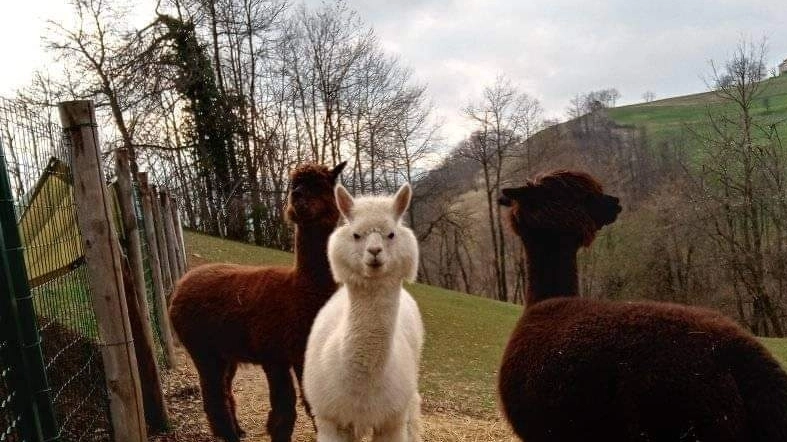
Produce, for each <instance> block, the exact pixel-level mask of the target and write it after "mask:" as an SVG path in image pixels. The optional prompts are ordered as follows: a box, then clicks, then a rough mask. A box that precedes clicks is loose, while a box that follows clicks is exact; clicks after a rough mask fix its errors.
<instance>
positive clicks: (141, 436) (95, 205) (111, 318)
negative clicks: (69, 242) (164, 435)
mask: <svg viewBox="0 0 787 442" xmlns="http://www.w3.org/2000/svg"><path fill="white" fill-rule="evenodd" d="M58 110H59V113H60V121H61V123H62V125H63V127H64V128H65V129H66V130H67V131H68V133H69V136H70V139H71V154H72V164H73V166H72V167H73V174H74V198H75V201H76V205H77V222H78V224H79V229H80V231H81V233H82V242H83V244H84V247H85V260H86V262H87V267H88V271H89V273H90V278H89V279H90V292H91V295H92V299H93V309H94V310H95V313H96V321H97V323H98V328H99V332H100V335H101V339H102V340H103V345H102V346H101V355H102V359H103V361H104V371H105V377H106V383H107V390H108V394H109V407H110V413H111V415H112V428H113V433H114V435H115V441H117V442H120V441H123V442H125V441H128V442H142V441H146V440H147V429H146V428H145V415H144V408H143V405H142V391H141V387H140V380H139V372H138V369H137V356H136V352H135V351H134V342H133V337H132V332H131V324H130V323H129V317H128V306H127V305H126V297H125V293H124V289H123V279H122V274H121V260H120V246H119V244H118V242H117V238H116V237H115V234H114V233H113V230H112V211H111V209H110V205H109V201H110V199H109V195H108V194H107V193H108V190H107V187H106V182H105V181H104V174H103V172H102V168H101V152H100V150H99V142H98V129H97V128H98V124H97V123H96V112H95V107H94V105H93V102H92V101H69V102H64V103H60V104H59V105H58Z"/></svg>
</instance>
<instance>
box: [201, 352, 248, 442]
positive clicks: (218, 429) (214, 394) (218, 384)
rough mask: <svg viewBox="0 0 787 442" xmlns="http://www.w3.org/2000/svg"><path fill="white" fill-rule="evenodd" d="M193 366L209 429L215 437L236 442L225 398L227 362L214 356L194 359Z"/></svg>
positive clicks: (236, 435) (236, 437)
mask: <svg viewBox="0 0 787 442" xmlns="http://www.w3.org/2000/svg"><path fill="white" fill-rule="evenodd" d="M193 359H194V365H196V367H197V371H198V372H199V381H200V387H201V389H202V405H203V407H204V409H205V414H206V415H207V417H208V423H210V429H211V431H213V434H214V435H215V436H218V437H221V438H223V439H224V440H226V441H227V442H238V441H239V440H240V438H239V437H238V434H237V433H236V430H235V425H234V424H233V417H232V415H231V414H230V407H229V404H228V401H229V399H228V398H227V396H226V389H225V388H226V384H225V382H224V379H225V378H226V373H227V362H226V361H224V360H221V359H219V358H218V357H217V356H216V355H212V356H209V357H199V358H197V357H194V358H193Z"/></svg>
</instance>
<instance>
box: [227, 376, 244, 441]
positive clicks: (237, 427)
mask: <svg viewBox="0 0 787 442" xmlns="http://www.w3.org/2000/svg"><path fill="white" fill-rule="evenodd" d="M237 371H238V364H237V363H236V362H230V363H229V364H228V365H227V370H226V372H225V373H224V395H225V397H226V398H227V406H228V407H229V410H230V417H231V418H232V425H233V426H234V427H235V433H236V434H237V435H238V437H241V438H242V437H245V436H246V432H245V431H243V429H242V428H241V427H240V424H239V423H238V413H237V411H236V410H235V395H234V394H232V380H233V379H235V373H236V372H237Z"/></svg>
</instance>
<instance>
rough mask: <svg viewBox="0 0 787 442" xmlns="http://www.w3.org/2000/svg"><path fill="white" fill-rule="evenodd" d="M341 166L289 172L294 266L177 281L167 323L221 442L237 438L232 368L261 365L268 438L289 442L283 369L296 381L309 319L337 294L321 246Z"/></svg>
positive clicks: (215, 272) (211, 270) (217, 269)
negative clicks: (191, 363)
mask: <svg viewBox="0 0 787 442" xmlns="http://www.w3.org/2000/svg"><path fill="white" fill-rule="evenodd" d="M345 164H346V163H341V164H339V165H338V166H336V167H335V168H334V169H333V170H331V169H328V168H327V167H325V166H319V165H311V164H307V165H302V166H299V167H298V168H297V169H295V171H294V172H293V173H292V176H291V186H290V187H291V190H290V194H289V199H288V204H287V217H288V218H289V219H290V221H292V222H293V223H295V266H294V267H250V266H239V265H233V264H209V265H204V266H201V267H197V268H195V269H194V270H191V271H190V272H188V273H187V274H186V275H184V276H183V278H182V279H181V280H180V281H179V282H178V286H177V289H176V292H175V295H174V297H173V299H172V306H171V307H170V313H169V314H170V318H171V320H172V326H173V327H174V328H175V330H176V331H177V334H178V336H179V337H180V340H181V342H182V343H183V345H184V346H185V347H186V349H187V350H188V352H189V354H190V355H191V358H192V360H193V361H194V365H195V366H196V367H197V371H199V376H200V386H201V388H202V400H203V405H204V407H205V413H206V414H207V417H208V421H209V422H210V426H211V429H212V430H213V433H214V434H215V435H216V436H219V437H222V438H224V439H225V440H227V441H237V440H239V438H241V437H243V436H244V432H243V431H242V430H241V428H240V426H239V425H238V420H237V418H236V415H235V400H234V398H233V395H232V379H233V377H234V376H235V371H236V369H237V366H238V364H239V363H253V364H259V365H262V369H263V370H264V371H265V376H266V377H267V379H268V389H269V391H270V401H271V411H270V412H269V413H268V422H267V430H268V434H269V435H270V436H271V440H272V441H273V442H283V441H289V440H290V437H291V435H292V430H293V427H294V425H295V417H296V411H295V405H296V396H295V388H294V385H293V379H292V376H291V375H290V368H292V369H293V371H294V372H295V375H296V376H297V379H298V382H299V383H300V381H301V376H302V374H303V355H304V352H305V350H306V339H307V338H308V336H309V331H310V329H311V326H312V322H313V321H314V317H315V316H316V315H317V312H318V311H319V310H320V308H321V307H322V306H323V304H325V302H326V301H327V300H328V298H330V297H331V295H332V294H333V292H334V291H336V283H335V282H334V280H333V277H332V276H331V271H330V266H329V265H328V258H327V256H326V253H327V251H326V246H327V243H328V236H329V235H330V234H331V232H332V231H333V229H334V228H335V227H336V223H337V221H338V220H339V211H338V209H337V208H336V202H335V199H334V196H333V187H334V184H336V179H337V177H338V176H339V174H340V173H341V171H342V169H343V168H344V166H345ZM306 407H307V412H308V405H306Z"/></svg>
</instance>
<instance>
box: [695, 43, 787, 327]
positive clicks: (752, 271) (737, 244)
mask: <svg viewBox="0 0 787 442" xmlns="http://www.w3.org/2000/svg"><path fill="white" fill-rule="evenodd" d="M765 54H766V44H765V42H764V41H763V42H761V43H759V44H754V43H752V42H748V41H743V42H741V43H740V44H739V46H738V47H737V49H736V51H735V53H734V54H733V55H732V57H731V58H730V59H729V60H728V61H727V62H725V63H724V64H723V65H722V66H719V65H717V64H716V63H711V69H712V76H711V79H710V83H711V84H710V85H711V86H712V88H713V90H714V92H715V94H716V96H717V97H719V99H721V100H722V101H723V102H724V103H728V106H727V107H722V108H717V109H710V108H709V110H708V115H707V126H706V127H705V128H703V129H699V130H695V131H694V132H693V133H694V135H695V137H696V138H697V139H698V140H699V141H700V145H701V146H702V149H701V152H702V155H703V158H702V160H701V164H702V166H701V167H700V168H699V170H696V172H694V176H695V182H696V185H697V189H698V194H697V195H696V196H695V202H696V204H697V207H699V208H700V209H701V210H700V212H699V216H700V219H701V221H702V222H703V225H704V226H705V231H706V232H707V233H708V234H709V235H710V236H711V238H713V239H714V241H716V243H717V246H718V247H719V250H720V251H722V253H723V256H724V257H725V258H726V260H727V261H728V263H729V266H730V269H731V271H732V274H731V278H732V281H731V282H732V285H733V288H734V290H735V293H736V297H737V298H738V300H739V303H742V302H744V301H743V300H744V299H745V300H746V301H747V302H750V303H751V309H752V310H751V312H752V313H751V321H750V327H751V329H752V331H753V332H755V333H759V334H765V335H771V334H772V335H776V336H783V335H784V324H783V323H782V315H783V313H782V306H781V305H780V304H779V300H780V296H781V294H782V293H783V291H782V290H783V287H784V282H783V281H784V279H785V275H784V272H783V267H782V266H781V264H778V265H776V266H772V265H771V263H773V262H777V263H783V262H784V246H783V244H784V239H785V236H784V229H783V219H784V218H783V216H784V214H783V212H782V208H783V207H784V204H783V201H784V198H785V197H784V190H785V189H784V182H785V180H787V171H785V168H784V165H785V159H786V158H785V151H784V148H783V146H782V143H781V137H780V135H779V131H778V125H777V124H775V122H770V121H768V120H765V119H763V118H760V117H755V115H754V113H753V106H754V103H755V102H756V100H758V97H760V96H761V93H762V91H763V89H762V88H763V83H762V80H763V79H764V78H765V75H766V69H765V63H764V59H765ZM774 286H775V287H776V289H774V288H773V287H774Z"/></svg>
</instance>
